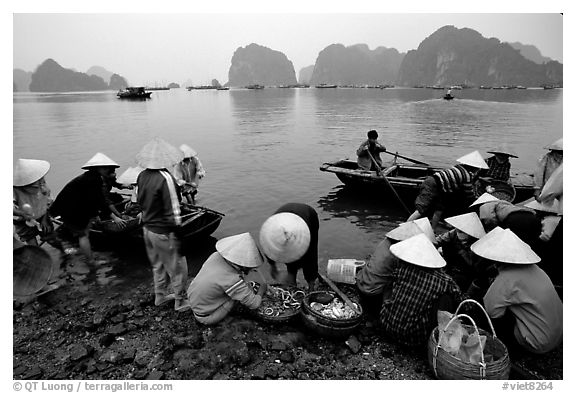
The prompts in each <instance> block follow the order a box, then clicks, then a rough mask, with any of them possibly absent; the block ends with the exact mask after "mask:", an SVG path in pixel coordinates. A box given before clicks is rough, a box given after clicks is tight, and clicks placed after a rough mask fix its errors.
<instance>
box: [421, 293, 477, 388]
mask: <svg viewBox="0 0 576 393" xmlns="http://www.w3.org/2000/svg"><path fill="white" fill-rule="evenodd" d="M462 303H464V302H462ZM462 303H461V304H462ZM458 308H460V306H458ZM461 317H466V318H468V319H469V320H470V322H472V326H473V327H474V330H475V331H476V335H477V336H478V345H479V346H480V355H481V357H482V361H481V362H480V363H478V364H479V365H480V378H482V379H484V378H485V377H486V362H485V361H484V348H483V347H482V341H481V340H480V332H479V331H478V327H477V326H476V323H475V322H474V320H473V319H472V318H471V317H470V316H469V315H468V314H454V316H453V317H452V319H450V321H448V323H447V324H446V327H445V328H444V329H442V330H440V329H438V344H437V345H436V348H434V359H433V362H432V365H433V367H434V374H435V375H436V377H438V373H437V372H436V357H437V356H438V349H440V342H441V341H442V336H443V335H444V333H445V332H446V330H447V329H448V326H450V324H451V323H452V322H454V321H455V320H457V319H458V318H461Z"/></svg>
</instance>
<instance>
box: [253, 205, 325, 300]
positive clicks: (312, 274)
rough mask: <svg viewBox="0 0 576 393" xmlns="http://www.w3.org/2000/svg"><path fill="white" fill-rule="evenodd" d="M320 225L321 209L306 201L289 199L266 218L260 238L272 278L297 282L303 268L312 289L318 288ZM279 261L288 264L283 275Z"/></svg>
mask: <svg viewBox="0 0 576 393" xmlns="http://www.w3.org/2000/svg"><path fill="white" fill-rule="evenodd" d="M319 228H320V222H319V220H318V213H316V211H315V210H314V208H312V207H311V206H308V205H306V204H304V203H287V204H285V205H283V206H281V207H280V208H279V209H278V210H276V212H275V214H274V215H272V216H270V217H268V219H266V221H264V223H263V224H262V227H261V228H260V235H259V240H260V246H261V247H262V251H263V253H264V256H265V257H266V260H267V261H268V263H269V264H270V274H271V275H272V278H274V279H278V280H280V281H281V282H282V283H283V284H285V285H294V286H295V285H296V276H297V274H298V270H300V269H302V272H303V274H304V279H305V280H306V282H307V283H308V290H309V291H313V290H314V289H315V288H316V280H317V279H318V230H319ZM278 263H285V264H286V272H283V273H284V274H283V275H280V274H279V273H280V272H279V270H278V267H277V264H278Z"/></svg>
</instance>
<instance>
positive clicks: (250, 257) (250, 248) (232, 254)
mask: <svg viewBox="0 0 576 393" xmlns="http://www.w3.org/2000/svg"><path fill="white" fill-rule="evenodd" d="M216 251H218V253H219V254H220V255H222V258H224V259H226V260H228V261H230V262H232V263H233V264H235V265H238V266H243V267H250V268H255V267H258V266H260V265H262V264H263V263H264V261H263V260H262V255H261V254H260V251H259V250H258V246H256V242H255V241H254V238H253V237H252V235H251V234H250V233H248V232H244V233H241V234H239V235H234V236H229V237H225V238H223V239H220V240H218V241H217V242H216Z"/></svg>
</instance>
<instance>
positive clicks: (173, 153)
mask: <svg viewBox="0 0 576 393" xmlns="http://www.w3.org/2000/svg"><path fill="white" fill-rule="evenodd" d="M183 158H184V154H183V153H182V152H181V151H180V149H177V148H175V147H174V146H172V145H171V144H169V143H168V142H166V141H165V140H164V139H162V138H159V137H155V138H154V139H152V140H151V141H150V142H148V143H147V144H145V145H144V147H142V149H141V150H140V152H138V154H136V163H137V164H138V165H140V166H141V167H142V168H146V169H164V168H166V169H167V168H172V167H173V166H174V165H176V164H177V163H179V162H180V161H182V159H183Z"/></svg>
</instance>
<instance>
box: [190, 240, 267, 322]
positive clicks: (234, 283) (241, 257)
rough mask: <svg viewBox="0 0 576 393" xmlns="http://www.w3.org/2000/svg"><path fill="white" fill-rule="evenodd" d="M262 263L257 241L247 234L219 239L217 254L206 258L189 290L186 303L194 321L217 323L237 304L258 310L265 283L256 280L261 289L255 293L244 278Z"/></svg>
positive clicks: (265, 286) (264, 290)
mask: <svg viewBox="0 0 576 393" xmlns="http://www.w3.org/2000/svg"><path fill="white" fill-rule="evenodd" d="M263 262H264V261H263V259H262V255H261V254H260V251H259V250H258V247H257V246H256V242H255V241H254V238H253V237H252V235H251V234H250V233H248V232H245V233H241V234H239V235H234V236H229V237H225V238H223V239H220V240H218V242H216V252H214V253H213V254H212V255H210V257H208V259H207V260H206V262H204V264H203V265H202V268H201V269H200V271H199V272H198V274H197V275H196V277H194V279H193V280H192V282H191V283H190V286H189V287H188V301H189V302H190V305H191V307H192V311H193V312H194V317H195V318H196V320H197V321H198V322H200V323H202V324H205V325H213V324H216V323H218V322H220V321H221V320H222V319H224V318H225V317H226V316H227V315H228V314H229V313H230V311H231V310H232V308H233V307H234V306H235V305H236V304H237V303H240V304H243V305H244V306H246V307H248V308H250V309H252V310H255V309H257V308H258V307H260V304H261V303H262V297H263V296H264V294H265V293H266V289H267V285H266V282H265V281H264V280H260V281H258V283H259V284H260V286H259V288H258V290H257V291H256V293H254V290H253V289H252V287H251V286H250V285H249V284H248V282H247V281H246V275H247V274H248V273H249V272H250V271H253V270H256V269H258V267H259V266H261V265H262V263H263ZM260 278H262V276H261V275H260Z"/></svg>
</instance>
